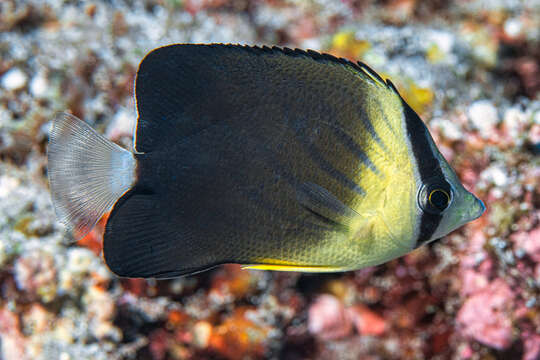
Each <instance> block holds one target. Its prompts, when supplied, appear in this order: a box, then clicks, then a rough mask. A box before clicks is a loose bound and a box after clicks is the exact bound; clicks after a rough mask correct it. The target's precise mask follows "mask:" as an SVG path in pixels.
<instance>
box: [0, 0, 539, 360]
mask: <svg viewBox="0 0 540 360" xmlns="http://www.w3.org/2000/svg"><path fill="white" fill-rule="evenodd" d="M182 42H191V43H200V42H202V43H209V42H225V43H229V42H230V43H245V44H259V45H262V44H267V45H281V46H288V47H300V48H311V49H316V50H321V51H325V52H329V53H332V54H334V55H336V56H341V57H347V58H349V59H351V60H362V61H364V62H366V63H367V64H369V65H370V66H371V67H373V68H374V69H375V70H377V71H378V72H379V73H381V74H383V75H384V76H388V77H390V78H391V79H392V80H393V82H394V83H395V84H396V85H397V86H398V88H399V90H400V92H401V93H402V95H403V96H404V97H405V98H406V99H407V101H408V102H409V104H411V106H412V107H413V108H414V109H415V110H416V111H417V112H418V113H419V114H420V115H421V117H422V118H423V119H424V121H425V122H426V123H427V124H428V126H429V128H430V130H431V132H432V134H433V136H434V138H435V141H436V143H437V144H438V145H439V148H440V149H441V151H442V152H443V154H444V155H445V157H446V158H447V159H448V160H449V162H450V163H451V164H452V165H453V167H454V168H455V169H456V171H457V173H458V175H459V176H460V178H461V180H462V181H463V182H464V183H465V184H466V186H467V187H468V188H469V189H470V190H472V191H473V192H474V193H475V194H476V195H477V196H478V197H480V198H481V199H482V200H484V202H485V203H486V205H487V212H486V213H485V215H484V216H483V217H482V218H480V219H478V220H477V221H475V222H473V223H470V224H468V225H467V226H465V227H464V228H462V229H460V230H458V231H456V232H454V233H452V234H450V235H449V236H447V237H445V238H444V239H442V240H440V241H438V242H436V243H434V244H432V245H430V246H427V247H423V248H421V249H418V250H416V251H414V252H412V253H411V254H409V255H408V256H405V257H402V258H400V259H397V260H394V261H392V262H390V263H387V264H385V265H381V266H377V267H373V268H368V269H363V270H359V271H356V272H349V273H342V274H326V275H313V274H311V275H310V274H298V273H275V272H257V271H244V270H240V269H239V267H238V266H235V265H226V266H221V267H219V268H216V269H214V270H211V271H209V272H205V273H202V274H200V275H196V276H191V277H186V278H180V279H174V280H167V281H145V280H140V279H119V278H117V277H115V276H114V275H113V274H111V273H110V272H109V271H108V269H107V268H106V266H105V264H104V262H103V260H102V259H101V255H100V252H101V235H102V231H103V221H102V222H101V223H100V226H98V227H97V228H96V229H95V230H94V231H93V232H91V233H90V234H89V235H88V236H87V237H86V238H84V239H83V240H81V241H79V242H78V243H76V244H71V245H70V244H67V243H66V242H65V241H64V235H63V229H62V228H61V227H60V225H59V224H57V222H56V221H55V216H54V213H53V210H52V206H51V202H50V198H49V192H48V183H47V179H46V175H47V167H46V165H47V164H46V146H47V139H48V132H49V128H50V121H51V119H52V117H53V115H54V113H55V112H57V111H64V110H68V111H70V112H72V113H73V114H75V115H77V116H79V117H81V118H82V119H84V120H86V121H87V122H89V123H90V124H91V125H92V126H93V127H94V128H95V129H97V130H98V131H100V132H102V133H104V134H106V136H107V137H109V138H110V139H112V140H113V141H115V142H117V143H119V144H121V145H122V146H125V147H127V148H131V146H132V145H131V142H132V138H131V136H132V132H133V126H134V123H135V120H136V113H135V106H134V100H133V96H132V95H133V94H132V93H133V80H134V75H135V72H136V69H137V65H138V63H139V61H140V60H141V59H142V57H143V56H144V54H146V53H147V52H148V51H150V50H151V49H153V48H155V47H158V46H160V45H165V44H170V43H182ZM539 93H540V0H522V1H520V0H489V1H488V0H476V1H474V0H470V1H466V0H455V1H446V0H433V1H421V0H342V1H337V0H336V1H325V0H306V1H301V0H141V1H136V0H133V1H130V0H95V1H67V0H66V1H63V0H49V1H41V0H29V1H20V0H2V1H1V2H0V359H3V360H24V359H47V360H48V359H61V360H69V359H157V360H164V359H263V358H271V359H486V360H488V359H489V360H491V359H522V360H538V359H540V220H539V218H540V158H539V157H540V96H539Z"/></svg>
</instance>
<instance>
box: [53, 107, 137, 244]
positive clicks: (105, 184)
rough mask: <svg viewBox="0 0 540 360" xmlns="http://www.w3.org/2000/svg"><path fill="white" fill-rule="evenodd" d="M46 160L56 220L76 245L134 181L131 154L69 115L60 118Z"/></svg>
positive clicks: (134, 166)
mask: <svg viewBox="0 0 540 360" xmlns="http://www.w3.org/2000/svg"><path fill="white" fill-rule="evenodd" d="M47 156H48V174H49V184H50V188H51V195H52V201H53V206H54V210H55V212H56V216H57V217H58V219H59V221H60V222H61V223H63V224H64V225H66V226H67V227H68V229H69V230H71V231H72V232H73V236H74V238H75V240H78V239H80V238H82V237H83V236H84V235H86V234H87V233H88V232H89V231H90V230H91V229H92V228H93V227H94V226H95V224H96V223H97V221H98V220H99V219H100V218H101V217H102V216H103V214H105V213H106V212H107V211H109V210H110V208H111V207H112V206H113V205H114V203H115V202H116V201H117V200H118V199H119V198H120V197H121V196H122V195H123V194H124V193H125V192H126V191H128V190H129V189H130V188H131V187H132V186H133V184H134V182H135V168H136V165H135V158H134V156H133V154H132V153H131V152H129V151H127V150H125V149H122V148H121V147H120V146H118V145H116V144H114V143H113V142H111V141H109V140H108V139H106V138H105V137H103V136H102V135H100V134H98V133H97V132H95V131H94V130H93V129H92V128H91V127H90V126H89V125H88V124H86V123H85V122H84V121H82V120H80V119H78V118H77V117H75V116H73V115H70V114H66V113H59V114H57V115H56V117H55V119H54V121H53V126H52V130H51V134H50V140H49V148H48V154H47Z"/></svg>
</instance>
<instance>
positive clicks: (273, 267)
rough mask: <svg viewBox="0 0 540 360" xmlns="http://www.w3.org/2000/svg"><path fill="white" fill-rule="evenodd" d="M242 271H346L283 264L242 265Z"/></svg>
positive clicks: (328, 267) (336, 268) (334, 268)
mask: <svg viewBox="0 0 540 360" xmlns="http://www.w3.org/2000/svg"><path fill="white" fill-rule="evenodd" d="M242 269H249V270H273V271H298V272H314V273H317V272H338V271H344V270H345V269H342V268H339V267H332V266H306V265H282V264H253V265H242Z"/></svg>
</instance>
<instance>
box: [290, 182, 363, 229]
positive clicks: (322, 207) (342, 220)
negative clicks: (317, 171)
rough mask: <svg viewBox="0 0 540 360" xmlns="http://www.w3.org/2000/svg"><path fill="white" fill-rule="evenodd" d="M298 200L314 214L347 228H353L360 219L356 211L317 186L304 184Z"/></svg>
mask: <svg viewBox="0 0 540 360" xmlns="http://www.w3.org/2000/svg"><path fill="white" fill-rule="evenodd" d="M297 199H298V201H299V202H300V204H302V206H304V207H306V208H308V209H309V210H311V211H313V212H314V213H316V214H318V215H320V216H322V217H325V218H327V219H329V220H331V221H333V222H335V223H338V224H340V225H344V226H346V227H351V226H353V225H354V224H356V222H357V221H358V220H359V218H360V214H358V213H357V212H356V211H355V210H353V209H351V208H350V207H348V206H347V205H345V204H343V203H342V202H341V201H340V200H339V199H337V198H336V197H335V196H334V195H333V194H332V193H331V192H329V191H328V190H326V189H325V188H323V187H322V186H319V185H317V184H313V183H310V182H305V183H303V184H302V185H301V186H300V189H299V190H298V192H297Z"/></svg>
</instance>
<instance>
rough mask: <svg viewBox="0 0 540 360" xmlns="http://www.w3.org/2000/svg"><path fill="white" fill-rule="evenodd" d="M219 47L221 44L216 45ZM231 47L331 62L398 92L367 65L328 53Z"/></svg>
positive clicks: (279, 48)
mask: <svg viewBox="0 0 540 360" xmlns="http://www.w3.org/2000/svg"><path fill="white" fill-rule="evenodd" d="M215 45H219V44H215ZM227 45H229V46H239V47H242V48H243V49H245V50H248V51H253V52H256V53H272V52H279V53H282V54H285V55H288V56H306V57H309V58H311V59H313V60H315V61H322V62H324V61H329V62H333V63H337V64H340V65H343V66H347V67H349V68H351V69H353V70H354V71H355V72H357V73H358V75H360V76H361V77H362V78H363V79H365V80H367V81H369V82H370V83H372V84H374V85H378V86H382V87H385V88H387V89H390V90H393V91H395V92H396V93H397V90H396V88H395V87H394V86H391V83H390V81H389V80H386V81H385V80H384V79H383V78H382V77H381V76H380V75H379V74H377V72H376V71H375V70H373V69H372V68H371V67H369V66H368V65H367V64H365V63H363V62H361V61H358V62H357V63H355V62H352V61H350V60H348V59H345V58H341V57H340V58H338V57H336V56H334V55H330V54H327V53H321V52H318V51H315V50H311V49H308V50H302V49H298V48H295V49H291V48H288V47H283V48H281V47H279V46H272V47H268V46H266V45H263V46H262V47H259V46H249V45H233V44H227Z"/></svg>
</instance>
